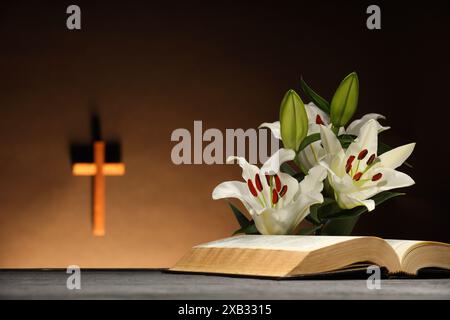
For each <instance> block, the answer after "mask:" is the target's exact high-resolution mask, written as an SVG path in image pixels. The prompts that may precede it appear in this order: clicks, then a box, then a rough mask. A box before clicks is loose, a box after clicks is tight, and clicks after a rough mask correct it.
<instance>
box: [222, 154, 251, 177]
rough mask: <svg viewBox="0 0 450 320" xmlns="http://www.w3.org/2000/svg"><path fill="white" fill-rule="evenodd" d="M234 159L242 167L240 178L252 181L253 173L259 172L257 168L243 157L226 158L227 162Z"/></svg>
mask: <svg viewBox="0 0 450 320" xmlns="http://www.w3.org/2000/svg"><path fill="white" fill-rule="evenodd" d="M234 160H237V161H238V163H239V166H240V167H241V168H242V178H244V180H245V181H247V180H249V179H250V180H252V181H253V180H254V179H255V175H256V174H257V173H259V168H258V167H257V166H255V165H252V164H250V163H248V162H247V160H246V159H245V158H243V157H236V156H229V157H228V158H227V163H231V162H233V161H234Z"/></svg>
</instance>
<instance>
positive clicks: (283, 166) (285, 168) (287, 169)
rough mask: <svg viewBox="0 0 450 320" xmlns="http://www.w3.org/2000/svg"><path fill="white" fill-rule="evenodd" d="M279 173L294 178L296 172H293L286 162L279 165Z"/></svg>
mask: <svg viewBox="0 0 450 320" xmlns="http://www.w3.org/2000/svg"><path fill="white" fill-rule="evenodd" d="M280 171H281V172H284V173H287V174H288V175H290V176H294V175H296V174H297V173H298V172H297V171H295V170H294V168H292V166H291V165H289V164H288V163H287V162H284V163H282V164H281V166H280Z"/></svg>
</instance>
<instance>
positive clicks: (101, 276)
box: [0, 270, 450, 299]
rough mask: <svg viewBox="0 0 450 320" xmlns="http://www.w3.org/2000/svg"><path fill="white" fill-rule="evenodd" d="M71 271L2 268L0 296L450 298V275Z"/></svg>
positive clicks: (31, 297) (0, 297)
mask: <svg viewBox="0 0 450 320" xmlns="http://www.w3.org/2000/svg"><path fill="white" fill-rule="evenodd" d="M68 276H69V275H68V274H66V273H65V270H1V271H0V299H450V279H385V280H384V279H383V280H381V289H379V290H369V289H368V288H367V285H366V280H267V279H255V278H233V277H225V276H211V275H195V274H169V273H165V272H162V271H161V270H82V271H81V289H80V290H68V289H67V287H66V281H67V278H68Z"/></svg>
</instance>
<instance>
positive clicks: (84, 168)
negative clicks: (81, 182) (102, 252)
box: [72, 141, 125, 236]
mask: <svg viewBox="0 0 450 320" xmlns="http://www.w3.org/2000/svg"><path fill="white" fill-rule="evenodd" d="M72 174H73V175H74V176H93V177H94V184H93V191H92V192H93V202H92V203H93V208H92V209H93V210H92V211H93V218H92V233H93V234H94V235H95V236H104V235H105V176H123V175H124V174H125V164H124V163H122V162H118V163H105V142H104V141H95V142H94V163H75V164H73V166H72Z"/></svg>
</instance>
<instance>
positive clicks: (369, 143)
mask: <svg viewBox="0 0 450 320" xmlns="http://www.w3.org/2000/svg"><path fill="white" fill-rule="evenodd" d="M377 128H378V122H377V121H376V120H373V119H372V120H369V121H367V122H366V124H364V125H363V126H362V128H361V130H360V132H359V135H358V138H356V139H355V141H354V142H352V143H351V144H350V146H349V147H348V149H347V151H346V155H347V157H348V156H350V155H355V156H357V155H358V154H359V153H360V152H361V151H362V150H363V149H366V150H367V155H368V156H369V157H370V156H371V155H372V154H376V153H377V150H378V131H377ZM364 163H365V162H364ZM362 169H364V167H363V168H362Z"/></svg>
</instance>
